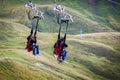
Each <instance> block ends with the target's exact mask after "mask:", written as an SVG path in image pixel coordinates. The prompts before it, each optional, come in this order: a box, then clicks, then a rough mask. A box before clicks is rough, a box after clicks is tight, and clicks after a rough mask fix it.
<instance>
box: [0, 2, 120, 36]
mask: <svg viewBox="0 0 120 80" xmlns="http://www.w3.org/2000/svg"><path fill="white" fill-rule="evenodd" d="M26 2H27V0H18V1H15V0H11V1H10V2H8V1H7V0H4V1H3V0H1V12H0V13H1V14H0V15H1V17H3V16H4V17H5V16H6V17H9V18H11V17H14V18H19V19H20V21H19V22H20V23H22V24H25V25H27V24H26V23H27V21H26V18H27V16H26V14H27V11H26V9H25V6H24V5H25V3H26ZM33 2H34V3H37V6H39V5H40V8H39V9H40V10H42V11H43V12H44V15H45V20H44V21H43V22H44V23H46V24H43V22H41V23H39V24H40V25H41V26H40V28H41V30H42V31H43V32H48V31H49V32H56V31H57V30H58V27H59V25H58V24H56V23H55V20H54V12H53V7H54V5H55V4H54V0H48V1H37V0H34V1H33ZM5 3H6V4H5ZM57 3H60V4H61V5H62V6H65V8H66V11H67V12H68V13H70V14H72V15H73V20H74V23H71V24H70V26H69V29H68V33H70V34H79V33H80V29H81V28H82V30H83V33H93V32H105V31H119V30H120V26H119V25H120V24H119V22H120V20H119V13H120V12H119V11H120V10H119V5H116V6H115V7H114V6H112V4H111V3H110V2H109V1H104V0H101V1H98V2H97V3H96V4H95V5H93V4H91V3H90V2H89V0H84V1H82V0H74V1H70V0H69V1H68V0H64V1H61V0H58V1H57ZM10 4H13V6H14V7H13V6H10ZM16 4H18V5H16ZM20 5H21V6H20ZM9 6H10V7H9ZM16 13H17V15H16ZM47 24H49V25H50V26H49V25H47ZM44 26H46V27H44Z"/></svg>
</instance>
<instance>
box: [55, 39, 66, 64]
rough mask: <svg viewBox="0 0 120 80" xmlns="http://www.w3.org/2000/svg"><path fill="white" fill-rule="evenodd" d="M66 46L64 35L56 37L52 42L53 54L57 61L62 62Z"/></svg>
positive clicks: (64, 57)
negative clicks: (55, 40)
mask: <svg viewBox="0 0 120 80" xmlns="http://www.w3.org/2000/svg"><path fill="white" fill-rule="evenodd" d="M67 47H68V45H67V44H66V43H65V37H64V38H60V39H58V40H57V42H56V43H55V44H54V56H55V57H56V58H57V60H58V61H60V62H62V61H64V60H65V59H66V56H67V50H66V48H67Z"/></svg>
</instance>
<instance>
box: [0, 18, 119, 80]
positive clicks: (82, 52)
mask: <svg viewBox="0 0 120 80" xmlns="http://www.w3.org/2000/svg"><path fill="white" fill-rule="evenodd" d="M0 22H1V23H2V24H1V26H0V28H1V29H4V30H5V31H2V32H1V34H2V35H3V36H4V37H2V38H1V40H0V45H1V46H0V65H1V73H0V74H1V76H3V77H4V78H1V79H3V80H4V79H8V78H9V77H10V78H9V79H10V80H12V79H17V78H18V76H20V78H21V80H22V79H33V80H34V79H36V80H39V79H46V80H49V79H51V80H59V79H66V80H68V79H70V80H80V79H81V80H94V79H96V80H102V79H104V80H107V79H108V80H112V79H119V75H120V74H119V65H120V64H119V59H120V54H119V51H117V50H116V49H115V48H114V47H113V46H111V45H109V44H107V43H106V44H104V43H103V42H102V40H103V41H104V39H105V38H100V37H101V36H104V37H106V39H109V38H110V37H107V36H109V34H107V33H104V34H106V35H103V33H99V34H88V35H87V34H86V35H83V38H82V40H80V39H79V35H76V36H74V35H68V38H67V43H68V44H69V47H68V50H69V53H68V58H67V60H66V61H65V62H64V63H62V64H58V63H57V61H56V59H55V58H54V57H53V56H52V50H53V48H52V47H53V44H54V42H55V41H56V37H57V34H52V33H51V34H50V33H38V34H37V38H38V44H39V45H40V50H41V53H40V55H39V56H34V55H32V53H28V52H27V51H26V50H25V42H26V37H27V36H28V35H29V31H30V29H29V28H27V27H25V26H24V25H21V24H19V23H14V22H11V21H8V20H5V21H4V20H1V21H0ZM3 26H4V27H3ZM9 30H10V31H9ZM9 33H10V34H9ZM6 34H9V35H6ZM112 34H113V36H112V37H115V36H116V37H119V35H115V34H116V33H112ZM117 34H119V33H117ZM114 35H115V36H114ZM93 36H94V39H92V38H93ZM91 37H92V38H91ZM99 38H100V40H101V42H98V41H97V39H98V40H99ZM111 40H113V41H116V42H118V41H119V39H114V38H112V39H111ZM107 42H109V41H107ZM114 45H115V43H114ZM116 47H119V45H118V46H116ZM109 70H110V71H111V72H109ZM9 73H10V74H9ZM113 74H114V75H113ZM28 75H31V76H30V77H28ZM88 75H89V76H88ZM11 76H12V77H11Z"/></svg>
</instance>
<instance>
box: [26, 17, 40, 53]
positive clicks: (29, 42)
mask: <svg viewBox="0 0 120 80" xmlns="http://www.w3.org/2000/svg"><path fill="white" fill-rule="evenodd" d="M35 19H36V20H37V23H36V28H35V32H34V35H33V26H32V28H31V32H30V35H29V36H28V38H27V40H28V41H27V45H26V48H27V51H28V52H30V51H31V50H32V45H33V43H31V42H32V38H31V37H32V35H33V37H34V38H36V34H37V27H38V21H39V18H35ZM34 43H35V45H36V39H35V42H34Z"/></svg>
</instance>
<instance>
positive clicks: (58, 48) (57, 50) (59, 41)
mask: <svg viewBox="0 0 120 80" xmlns="http://www.w3.org/2000/svg"><path fill="white" fill-rule="evenodd" d="M68 22H69V20H67V19H61V22H60V28H59V32H58V38H57V42H56V43H55V46H54V51H53V53H54V54H57V55H58V58H60V54H61V53H62V51H63V48H64V43H65V42H66V34H67V29H68ZM62 23H66V31H65V34H64V37H63V40H62V39H60V32H61V25H62Z"/></svg>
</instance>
